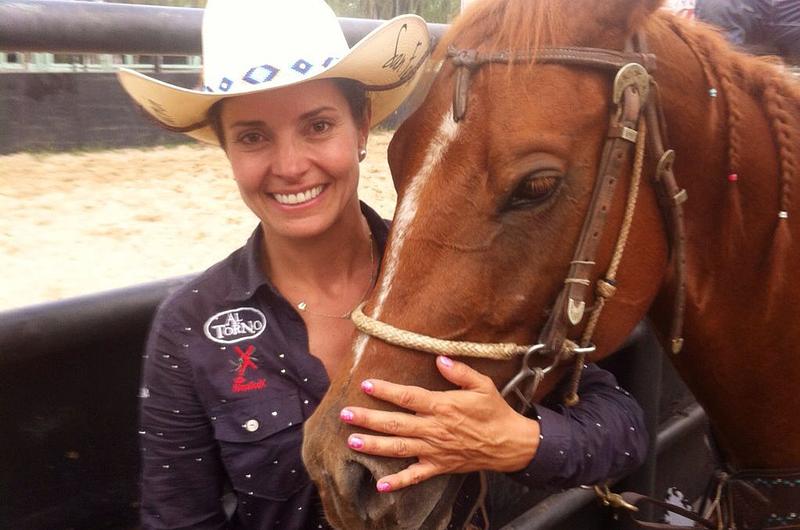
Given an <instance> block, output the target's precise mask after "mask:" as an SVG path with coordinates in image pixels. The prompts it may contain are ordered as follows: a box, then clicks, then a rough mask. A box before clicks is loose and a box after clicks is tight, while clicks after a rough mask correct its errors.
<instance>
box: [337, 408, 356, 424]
mask: <svg viewBox="0 0 800 530" xmlns="http://www.w3.org/2000/svg"><path fill="white" fill-rule="evenodd" d="M353 416H354V414H353V411H352V410H350V409H342V411H341V412H340V413H339V417H340V418H341V419H342V420H343V421H353Z"/></svg>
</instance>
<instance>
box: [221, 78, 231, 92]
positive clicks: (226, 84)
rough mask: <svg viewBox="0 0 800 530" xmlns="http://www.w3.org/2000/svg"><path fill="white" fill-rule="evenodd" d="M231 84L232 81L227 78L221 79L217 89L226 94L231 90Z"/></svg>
mask: <svg viewBox="0 0 800 530" xmlns="http://www.w3.org/2000/svg"><path fill="white" fill-rule="evenodd" d="M232 84H233V81H231V80H230V79H228V78H227V77H223V78H222V81H220V82H219V89H220V90H222V91H223V92H227V91H228V90H229V89H230V88H231V85H232Z"/></svg>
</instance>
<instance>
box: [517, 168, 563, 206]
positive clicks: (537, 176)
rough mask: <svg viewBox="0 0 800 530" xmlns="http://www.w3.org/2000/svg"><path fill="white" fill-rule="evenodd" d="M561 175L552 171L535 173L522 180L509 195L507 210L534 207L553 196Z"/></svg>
mask: <svg viewBox="0 0 800 530" xmlns="http://www.w3.org/2000/svg"><path fill="white" fill-rule="evenodd" d="M560 180H561V174H560V173H558V172H557V171H554V170H543V171H536V172H534V173H532V174H530V175H528V176H526V177H525V178H523V179H522V180H521V181H520V183H519V185H517V188H516V189H515V190H514V192H513V193H512V194H511V198H510V199H509V202H508V205H507V208H508V209H514V208H524V207H526V206H535V205H537V204H539V203H541V202H543V201H544V200H546V199H547V198H548V197H550V196H551V195H552V194H553V191H555V189H556V187H557V186H558V183H559V182H560Z"/></svg>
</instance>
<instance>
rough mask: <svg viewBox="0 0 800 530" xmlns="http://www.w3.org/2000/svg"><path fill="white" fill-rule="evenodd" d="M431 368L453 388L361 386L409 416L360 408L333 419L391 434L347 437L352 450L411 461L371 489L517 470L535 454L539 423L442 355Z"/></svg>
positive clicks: (477, 375)
mask: <svg viewBox="0 0 800 530" xmlns="http://www.w3.org/2000/svg"><path fill="white" fill-rule="evenodd" d="M436 366H437V368H438V369H439V371H440V372H441V373H442V375H443V376H444V377H445V378H446V379H447V380H449V381H450V382H452V383H453V384H455V385H457V386H458V387H460V390H448V391H444V392H435V391H431V390H425V389H423V388H419V387H415V386H404V385H396V384H393V383H389V382H387V381H381V380H377V379H370V380H367V381H364V382H363V383H362V384H361V388H362V390H363V391H364V392H366V393H367V394H369V395H371V396H373V397H375V398H378V399H382V400H384V401H388V402H390V403H394V404H395V405H397V406H399V407H402V408H404V409H407V410H411V411H413V412H415V413H416V414H410V413H406V412H387V411H381V410H374V409H367V408H362V407H347V408H345V409H343V410H342V412H341V414H340V417H341V419H342V421H345V422H347V423H349V424H351V425H356V426H359V427H364V428H366V429H370V430H372V431H375V432H380V433H386V434H388V435H390V436H380V435H370V434H359V433H356V434H352V435H351V436H350V437H349V438H348V445H349V446H350V448H351V449H353V450H356V451H359V452H362V453H368V454H372V455H380V456H389V457H396V458H408V457H417V459H418V462H416V463H414V464H412V465H410V466H409V467H407V468H406V469H404V470H402V471H400V472H398V473H395V474H393V475H388V476H385V477H382V478H380V479H379V480H378V485H377V487H378V491H382V492H386V491H395V490H398V489H400V488H405V487H406V486H410V485H412V484H416V483H418V482H421V481H423V480H427V479H429V478H431V477H433V476H436V475H441V474H444V473H467V472H470V471H476V470H481V469H488V470H494V471H503V472H511V471H517V470H520V469H522V468H524V467H525V466H527V465H528V463H529V462H530V461H531V459H532V458H533V456H534V455H535V454H536V449H537V448H538V446H539V424H538V423H537V422H536V421H535V420H532V419H529V418H526V417H524V416H522V415H520V414H518V413H517V412H516V411H514V409H512V408H511V407H510V406H509V405H508V404H507V403H506V401H505V400H504V399H503V398H502V397H501V396H500V393H499V392H498V390H497V388H495V386H494V383H492V380H491V379H489V378H488V377H486V376H485V375H483V374H481V373H479V372H477V371H475V370H473V369H472V368H470V367H469V366H467V365H466V364H464V363H460V362H456V361H453V360H451V359H450V358H448V357H443V356H440V357H438V358H437V359H436Z"/></svg>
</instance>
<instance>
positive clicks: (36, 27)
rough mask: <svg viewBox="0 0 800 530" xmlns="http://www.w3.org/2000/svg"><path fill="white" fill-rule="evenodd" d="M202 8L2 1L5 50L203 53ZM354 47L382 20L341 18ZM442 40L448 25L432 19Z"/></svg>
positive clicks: (0, 33)
mask: <svg viewBox="0 0 800 530" xmlns="http://www.w3.org/2000/svg"><path fill="white" fill-rule="evenodd" d="M202 14H203V10H202V9H196V8H182V7H162V6H144V5H129V4H106V3H96V2H70V1H63V0H16V1H10V0H2V1H0V50H8V51H30V52H62V53H127V54H148V55H150V54H151V55H199V54H200V48H201V42H200V26H201V23H202V18H203V17H202ZM339 22H340V24H341V25H342V29H343V30H344V33H345V36H346V38H347V41H348V42H349V43H350V45H351V46H352V45H353V44H355V43H356V42H358V41H359V40H360V39H361V38H362V37H364V36H365V35H366V34H367V33H369V32H370V31H372V30H373V29H375V28H376V27H378V25H379V24H380V23H381V21H379V20H368V19H358V18H340V19H339ZM428 27H429V28H430V31H431V34H432V35H433V36H434V38H435V39H438V38H439V37H440V36H441V35H442V33H443V32H444V29H445V28H446V27H447V26H446V25H445V24H429V25H428Z"/></svg>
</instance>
